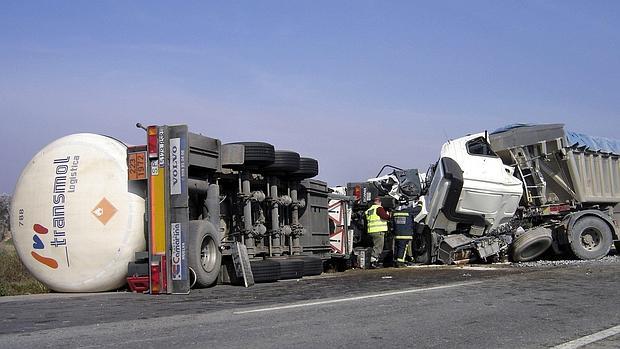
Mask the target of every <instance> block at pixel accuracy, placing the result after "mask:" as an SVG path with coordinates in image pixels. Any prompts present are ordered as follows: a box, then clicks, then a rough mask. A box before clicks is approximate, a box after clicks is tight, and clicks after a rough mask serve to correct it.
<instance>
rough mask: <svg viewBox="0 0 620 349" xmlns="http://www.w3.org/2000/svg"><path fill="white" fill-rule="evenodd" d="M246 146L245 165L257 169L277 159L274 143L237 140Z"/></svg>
mask: <svg viewBox="0 0 620 349" xmlns="http://www.w3.org/2000/svg"><path fill="white" fill-rule="evenodd" d="M229 144H241V145H243V147H244V148H245V152H244V160H243V166H244V167H247V168H250V169H256V168H261V167H265V166H268V165H271V164H272V163H273V162H274V161H275V149H274V148H273V145H271V144H269V143H263V142H236V143H229Z"/></svg>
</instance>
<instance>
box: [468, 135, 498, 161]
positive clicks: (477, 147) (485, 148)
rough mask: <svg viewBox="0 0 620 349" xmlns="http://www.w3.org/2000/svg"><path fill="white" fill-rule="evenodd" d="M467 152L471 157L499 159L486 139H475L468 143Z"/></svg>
mask: <svg viewBox="0 0 620 349" xmlns="http://www.w3.org/2000/svg"><path fill="white" fill-rule="evenodd" d="M467 152H468V153H469V154H471V155H482V156H493V157H497V155H495V153H494V152H493V150H491V146H490V145H489V143H488V142H487V140H486V139H484V137H478V138H474V139H472V140H471V141H469V142H467Z"/></svg>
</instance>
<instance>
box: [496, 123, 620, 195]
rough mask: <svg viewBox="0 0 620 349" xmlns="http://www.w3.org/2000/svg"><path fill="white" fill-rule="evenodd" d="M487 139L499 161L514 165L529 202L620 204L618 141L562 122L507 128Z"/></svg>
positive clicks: (619, 145)
mask: <svg viewBox="0 0 620 349" xmlns="http://www.w3.org/2000/svg"><path fill="white" fill-rule="evenodd" d="M489 138H490V143H491V147H492V148H493V151H495V152H496V153H497V154H498V155H499V156H500V157H501V158H502V161H504V163H505V164H507V165H511V166H515V167H516V168H517V171H515V174H516V175H517V176H518V177H520V178H521V179H522V180H523V182H524V185H525V186H526V189H527V190H526V198H527V201H528V202H529V204H535V205H536V204H547V203H564V202H580V203H591V204H595V203H618V202H620V154H619V151H618V150H619V149H620V141H614V140H610V139H606V138H597V137H590V136H587V135H583V134H578V133H575V132H570V131H566V130H565V129H564V125H563V124H549V125H516V126H509V127H506V128H503V129H500V130H497V131H495V132H494V133H493V134H491V135H490V137H489Z"/></svg>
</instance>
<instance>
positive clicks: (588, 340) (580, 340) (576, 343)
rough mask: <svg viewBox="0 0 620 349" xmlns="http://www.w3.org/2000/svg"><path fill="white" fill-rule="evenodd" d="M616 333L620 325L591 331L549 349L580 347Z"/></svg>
mask: <svg viewBox="0 0 620 349" xmlns="http://www.w3.org/2000/svg"><path fill="white" fill-rule="evenodd" d="M618 333H620V325H618V326H614V327H612V328H608V329H606V330H603V331H600V332H596V333H593V334H591V335H589V336H585V337H581V338H577V339H575V340H572V341H570V342H566V343H564V344H560V345H558V346H555V347H553V348H551V349H575V348H580V347H582V346H584V345H587V344H590V343H594V342H598V341H600V340H602V339H605V338H607V337H611V336H614V335H616V334H618Z"/></svg>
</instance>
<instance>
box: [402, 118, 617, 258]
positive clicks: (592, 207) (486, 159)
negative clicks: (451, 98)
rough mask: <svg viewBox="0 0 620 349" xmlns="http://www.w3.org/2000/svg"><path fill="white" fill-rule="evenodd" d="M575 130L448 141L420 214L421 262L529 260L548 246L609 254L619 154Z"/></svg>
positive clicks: (549, 128) (535, 129) (515, 131)
mask: <svg viewBox="0 0 620 349" xmlns="http://www.w3.org/2000/svg"><path fill="white" fill-rule="evenodd" d="M570 135H571V133H568V132H565V131H564V129H563V125H536V126H520V127H516V128H507V129H504V130H501V131H499V132H496V133H494V134H491V135H488V134H487V133H479V134H474V135H469V136H466V137H462V138H459V139H456V140H453V141H449V142H447V143H446V144H444V145H443V147H442V150H441V156H440V159H439V161H438V162H437V164H436V165H435V167H434V171H433V175H432V180H431V182H430V185H429V186H428V187H427V188H426V193H425V194H426V195H424V196H423V197H422V203H423V209H422V212H421V213H420V215H418V216H417V217H416V221H417V222H419V223H420V232H419V234H417V236H416V241H415V243H414V245H417V246H418V248H417V249H415V250H414V254H416V255H415V256H414V257H415V259H416V260H417V261H419V262H425V263H432V262H442V263H446V264H451V263H463V262H469V261H472V260H483V261H499V260H505V259H507V257H510V258H511V259H512V260H513V261H529V260H532V259H535V258H537V257H538V256H540V255H541V254H543V253H544V252H545V251H547V250H548V249H549V247H550V246H553V251H554V252H556V253H564V252H570V253H572V254H573V255H575V256H576V257H577V258H581V259H597V258H601V257H603V256H605V255H607V253H608V252H609V250H610V247H611V245H612V241H616V243H617V241H618V237H619V235H618V230H619V229H618V225H617V221H616V220H614V217H613V215H614V213H613V208H614V206H615V205H617V204H618V203H619V202H620V183H619V179H618V178H620V177H619V175H620V161H619V160H618V155H617V154H614V153H611V152H604V151H601V149H599V150H597V151H595V150H592V149H587V148H586V147H584V146H583V145H581V146H580V145H579V144H577V145H576V144H575V140H574V139H573V138H574V137H572V138H571V136H570ZM607 143H609V142H607ZM416 251H417V253H416Z"/></svg>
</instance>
